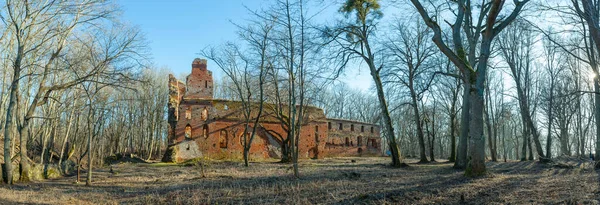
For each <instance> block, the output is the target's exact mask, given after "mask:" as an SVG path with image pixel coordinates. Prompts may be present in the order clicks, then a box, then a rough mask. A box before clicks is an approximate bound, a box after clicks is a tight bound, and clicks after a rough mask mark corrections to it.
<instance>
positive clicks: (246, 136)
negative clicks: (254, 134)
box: [240, 132, 251, 146]
mask: <svg viewBox="0 0 600 205" xmlns="http://www.w3.org/2000/svg"><path fill="white" fill-rule="evenodd" d="M250 134H251V133H250V132H247V133H242V135H240V144H241V145H242V146H246V143H245V142H246V140H250Z"/></svg>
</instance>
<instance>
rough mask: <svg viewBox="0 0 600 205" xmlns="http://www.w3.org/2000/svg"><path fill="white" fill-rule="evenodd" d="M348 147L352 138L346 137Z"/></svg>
mask: <svg viewBox="0 0 600 205" xmlns="http://www.w3.org/2000/svg"><path fill="white" fill-rule="evenodd" d="M346 146H350V138H348V137H346Z"/></svg>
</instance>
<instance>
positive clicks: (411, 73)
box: [384, 19, 435, 163]
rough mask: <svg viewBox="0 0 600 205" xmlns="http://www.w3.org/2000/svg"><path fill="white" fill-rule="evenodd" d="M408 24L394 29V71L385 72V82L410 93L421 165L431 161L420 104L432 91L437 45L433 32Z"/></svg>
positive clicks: (418, 24)
mask: <svg viewBox="0 0 600 205" xmlns="http://www.w3.org/2000/svg"><path fill="white" fill-rule="evenodd" d="M408 21H409V22H413V23H412V24H409V23H404V24H403V23H398V25H396V26H395V27H394V31H395V33H397V36H396V37H393V38H392V39H391V40H390V42H389V44H390V54H391V55H392V56H393V62H394V63H393V65H394V66H392V68H391V69H389V70H386V71H385V74H384V79H387V80H386V81H385V82H384V83H397V84H400V85H402V86H404V87H406V88H408V90H409V93H410V99H411V101H410V105H411V106H412V108H413V113H414V121H415V124H416V126H417V137H418V139H419V148H420V152H419V156H420V161H419V162H420V163H426V162H428V160H427V156H426V155H425V136H424V134H423V125H422V123H421V113H420V111H419V102H420V101H421V100H422V98H423V95H424V93H425V92H426V91H427V90H429V87H430V86H431V83H432V82H433V79H434V74H433V72H432V70H431V69H432V67H433V66H431V65H430V64H431V62H430V61H431V57H432V56H433V53H434V51H435V50H434V49H435V47H434V45H433V43H432V42H431V41H430V40H429V39H430V38H431V36H432V35H431V34H432V33H431V30H430V29H429V28H428V27H427V26H425V25H423V24H421V22H419V21H416V22H415V21H412V20H411V19H409V20H408Z"/></svg>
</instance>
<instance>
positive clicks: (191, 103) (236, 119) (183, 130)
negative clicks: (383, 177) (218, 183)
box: [163, 59, 380, 162]
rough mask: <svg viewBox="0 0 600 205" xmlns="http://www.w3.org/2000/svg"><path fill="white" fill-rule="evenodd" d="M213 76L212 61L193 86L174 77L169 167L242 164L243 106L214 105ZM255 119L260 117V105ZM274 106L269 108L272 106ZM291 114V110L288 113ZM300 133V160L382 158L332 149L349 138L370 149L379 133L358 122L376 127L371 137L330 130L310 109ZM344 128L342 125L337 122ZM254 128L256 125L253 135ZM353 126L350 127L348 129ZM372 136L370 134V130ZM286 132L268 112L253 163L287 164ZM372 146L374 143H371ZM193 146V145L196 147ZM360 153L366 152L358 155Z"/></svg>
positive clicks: (374, 150) (199, 65)
mask: <svg viewBox="0 0 600 205" xmlns="http://www.w3.org/2000/svg"><path fill="white" fill-rule="evenodd" d="M212 80H213V79H212V72H210V71H209V70H207V66H206V60H204V59H195V60H194V61H193V63H192V73H191V74H190V75H189V76H188V77H187V80H186V81H187V82H186V83H187V84H183V83H182V82H180V81H177V80H176V79H175V78H174V77H173V76H172V75H169V103H168V106H169V113H168V114H169V116H168V121H169V127H170V130H169V146H168V148H167V152H166V153H165V156H164V157H163V161H175V162H181V161H185V160H187V159H192V158H197V157H209V158H213V159H242V158H243V148H244V146H243V143H244V142H243V141H244V140H243V137H244V134H247V135H249V134H250V132H251V130H247V131H246V132H244V129H245V127H246V124H245V123H244V120H245V118H244V115H243V113H242V107H241V106H242V104H241V102H236V101H228V100H219V99H213V86H212V85H213V81H212ZM251 106H253V107H256V109H253V111H252V113H251V114H250V116H257V114H258V113H257V112H258V103H255V104H252V105H251ZM267 106H268V105H267ZM286 109H287V108H286ZM306 110H307V111H306V112H307V115H306V116H305V119H303V122H304V124H303V126H302V128H301V130H300V138H299V139H300V140H299V157H300V158H323V157H326V156H364V155H375V154H378V153H380V150H379V145H378V144H379V141H378V140H379V139H376V140H377V142H375V141H374V142H373V144H377V146H373V147H368V146H362V147H354V148H353V149H351V148H350V147H343V146H337V145H339V142H337V141H336V142H337V143H332V144H329V145H328V142H330V140H331V139H338V138H340V139H341V138H343V137H344V136H346V135H348V136H358V135H361V137H362V136H364V140H361V141H364V143H365V144H366V143H367V141H369V140H374V139H375V138H378V137H379V128H378V127H376V126H375V125H371V124H367V123H361V122H356V123H357V125H358V124H360V125H364V126H369V129H370V127H375V128H374V129H375V130H373V131H374V132H373V133H371V134H364V133H363V134H360V133H358V132H344V131H341V130H340V131H337V130H333V131H334V132H333V134H334V135H333V136H331V133H332V132H331V131H332V130H331V129H328V124H329V122H330V120H329V119H327V118H326V117H325V114H324V112H323V110H322V109H320V108H316V107H310V106H309V107H307V108H306ZM334 121H335V122H338V121H340V120H334ZM252 126H253V125H252V124H250V125H249V127H250V129H251V127H252ZM348 126H350V125H348ZM369 131H370V130H369ZM279 136H286V132H285V130H284V129H283V127H282V126H281V123H280V121H279V120H278V119H277V118H275V115H274V113H272V110H270V109H266V108H265V109H264V110H263V115H262V117H261V119H260V126H259V127H258V130H257V132H256V135H255V138H254V140H253V142H252V145H251V147H250V153H249V154H250V158H251V159H264V158H281V156H280V155H281V137H279ZM369 142H370V141H369ZM190 143H193V145H192V144H190ZM357 148H360V149H357Z"/></svg>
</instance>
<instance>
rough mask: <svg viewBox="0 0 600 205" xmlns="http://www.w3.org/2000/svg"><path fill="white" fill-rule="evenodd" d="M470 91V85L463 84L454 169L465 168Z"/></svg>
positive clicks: (467, 83) (469, 117)
mask: <svg viewBox="0 0 600 205" xmlns="http://www.w3.org/2000/svg"><path fill="white" fill-rule="evenodd" d="M471 89H472V88H471V84H470V83H469V82H465V84H464V88H463V96H462V98H463V103H462V113H461V118H460V135H459V138H458V148H457V155H456V162H454V168H455V169H464V168H466V167H467V146H468V144H469V141H468V139H469V124H470V121H471V116H470V111H471V98H470V95H471V92H470V90H471Z"/></svg>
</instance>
